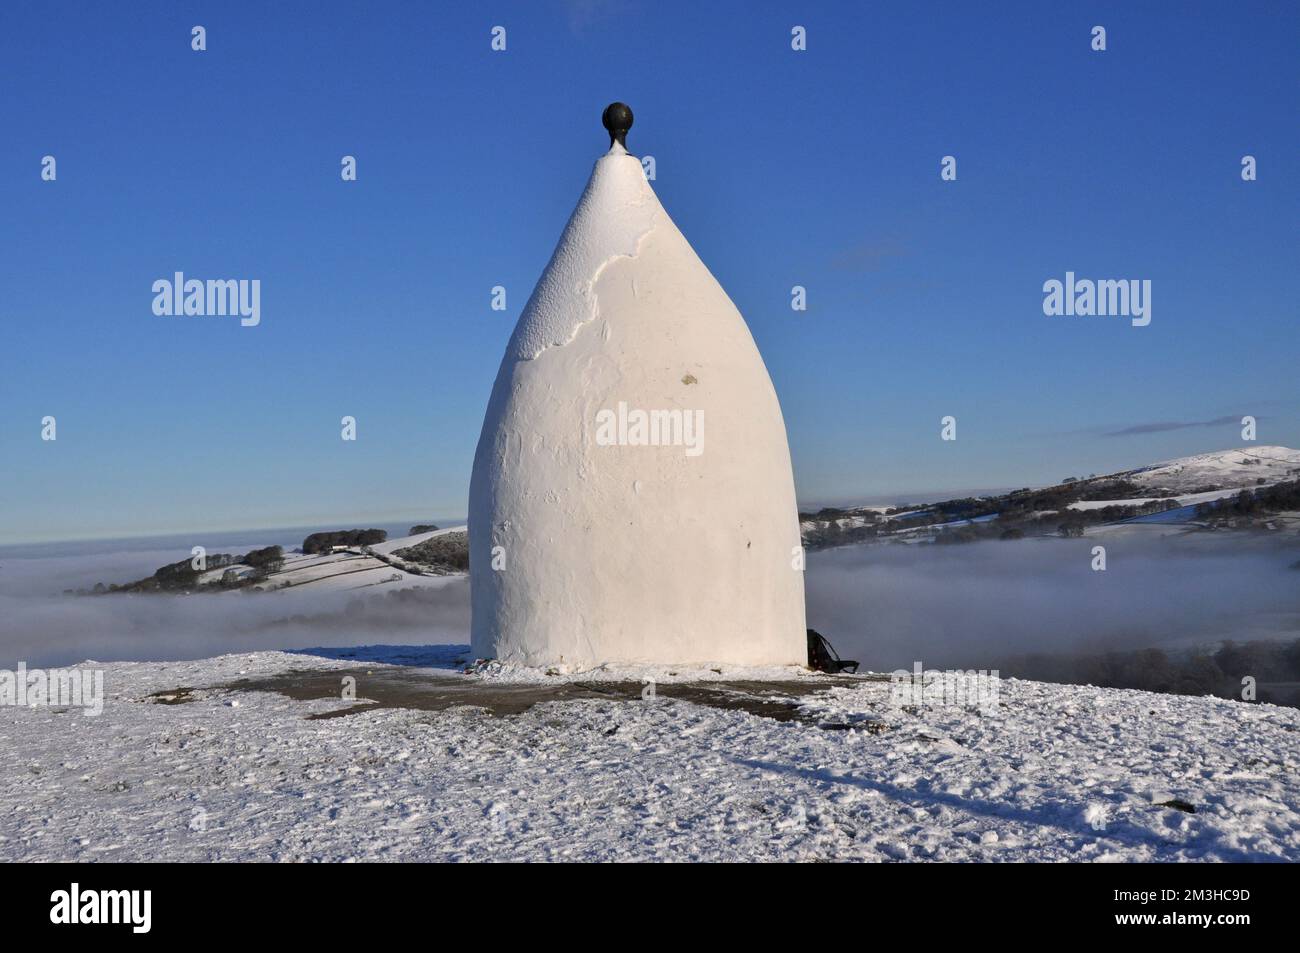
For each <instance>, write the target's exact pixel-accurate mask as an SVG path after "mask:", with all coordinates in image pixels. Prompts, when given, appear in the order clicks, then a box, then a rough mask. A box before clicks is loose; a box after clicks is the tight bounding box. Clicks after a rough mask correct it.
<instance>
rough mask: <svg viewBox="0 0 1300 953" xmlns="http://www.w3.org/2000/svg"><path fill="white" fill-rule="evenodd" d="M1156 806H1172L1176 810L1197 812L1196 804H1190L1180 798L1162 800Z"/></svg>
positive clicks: (1186, 812) (1189, 812)
mask: <svg viewBox="0 0 1300 953" xmlns="http://www.w3.org/2000/svg"><path fill="white" fill-rule="evenodd" d="M1156 807H1172V808H1173V809H1174V810H1175V811H1182V812H1183V813H1184V814H1195V813H1196V807H1195V805H1192V804H1188V803H1187V802H1186V801H1184V800H1182V799H1180V798H1173V799H1172V800H1169V801H1161V802H1160V803H1159V804H1157V805H1156Z"/></svg>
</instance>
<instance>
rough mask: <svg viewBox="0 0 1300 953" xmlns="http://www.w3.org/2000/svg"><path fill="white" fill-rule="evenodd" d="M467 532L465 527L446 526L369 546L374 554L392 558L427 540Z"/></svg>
mask: <svg viewBox="0 0 1300 953" xmlns="http://www.w3.org/2000/svg"><path fill="white" fill-rule="evenodd" d="M465 531H466V527H464V526H445V527H443V528H442V529H436V530H433V531H432V532H429V533H416V534H415V535H414V536H399V537H398V538H397V539H389V540H385V541H384V542H382V543H375V544H374V545H372V546H367V547H366V548H367V549H369V550H370V551H371V552H373V553H379V554H380V555H381V556H391V555H392V554H393V553H395V552H397V550H399V549H406V548H407V547H408V546H418V545H419V544H420V543H423V542H424V541H425V540H429V539H433V538H434V537H435V536H446V535H448V534H450V533H463V532H465Z"/></svg>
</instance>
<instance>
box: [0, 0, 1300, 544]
mask: <svg viewBox="0 0 1300 953" xmlns="http://www.w3.org/2000/svg"><path fill="white" fill-rule="evenodd" d="M981 6H982V5H976V4H969V3H940V4H930V3H916V4H912V3H906V4H870V5H868V4H860V3H854V4H847V3H846V4H836V3H824V2H817V3H755V2H744V3H704V4H695V3H691V4H687V3H680V4H678V3H652V2H649V0H641V2H631V0H629V2H626V3H616V2H610V3H605V2H599V0H589V2H572V3H548V2H536V0H534V2H526V3H493V4H457V5H453V4H431V3H382V2H378V3H377V2H367V3H324V4H317V3H301V4H279V3H276V4H270V3H228V2H222V3H215V2H213V3H186V2H165V3H163V2H159V3H131V4H104V3H77V4H73V3H59V2H52V3H44V4H23V5H17V4H8V5H6V7H5V10H4V12H3V14H0V21H2V22H0V62H2V63H3V64H4V76H3V79H2V80H0V133H2V135H0V209H3V216H0V234H2V235H3V249H4V251H3V255H0V281H2V284H0V290H2V292H3V293H2V294H0V322H2V324H0V326H2V328H3V346H2V347H0V411H2V412H0V455H2V456H0V481H2V482H3V491H2V492H3V497H2V498H0V510H2V516H0V534H2V535H3V536H4V537H5V540H6V541H9V542H13V541H20V540H32V539H51V538H69V537H78V536H80V537H89V536H109V535H123V534H126V533H161V532H180V531H187V530H190V529H196V530H197V529H211V530H217V529H231V528H243V527H256V526H265V525H275V526H285V525H297V524H319V523H325V524H332V523H338V524H340V525H342V524H353V523H365V522H378V521H381V520H389V521H397V520H402V519H406V518H408V517H409V518H411V519H416V518H420V517H427V518H433V517H446V516H454V515H462V514H463V513H464V512H465V509H466V505H465V499H466V493H467V487H468V480H469V471H470V464H471V460H472V457H473V452H474V446H475V442H476V440H477V438H478V432H479V426H480V423H481V420H482V413H483V410H484V407H485V405H486V402H487V397H488V393H489V391H490V389H491V386H492V381H493V378H494V376H495V374H496V370H497V366H498V364H499V362H500V359H501V354H502V352H503V349H504V346H505V342H506V340H507V338H508V336H509V334H510V331H511V328H512V327H513V325H514V322H515V321H516V319H517V318H518V315H519V311H520V309H521V308H522V306H523V304H524V302H525V301H526V299H527V297H528V294H529V292H530V291H531V288H532V285H533V282H534V281H535V280H536V278H537V276H538V274H539V272H540V271H541V269H542V267H543V266H544V265H545V263H546V261H547V259H548V257H549V255H550V252H551V250H552V248H553V247H554V243H555V241H556V239H557V238H558V236H559V233H560V231H561V229H562V228H563V226H564V223H565V221H566V219H567V216H568V214H569V213H570V211H571V210H572V208H573V205H574V203H575V201H576V199H577V197H578V195H579V193H580V192H581V189H582V187H583V185H584V183H585V181H586V179H587V176H588V174H589V172H590V168H591V164H592V162H593V161H594V159H595V158H596V157H597V156H598V155H600V154H601V152H603V150H604V149H605V147H606V144H607V140H606V138H605V135H604V132H603V131H602V130H601V128H600V125H599V116H600V112H601V109H602V108H603V107H604V106H605V104H606V103H608V102H610V101H611V100H614V99H621V100H624V101H626V102H628V103H630V104H631V105H632V107H633V109H634V110H635V111H636V125H635V128H634V129H633V131H632V134H631V136H630V137H629V145H630V146H631V148H632V151H633V152H635V153H637V154H651V155H654V156H655V158H656V160H657V164H658V169H657V171H658V178H657V181H656V182H655V188H656V191H657V192H658V193H659V196H660V198H661V199H662V201H663V203H664V205H665V206H666V207H667V209H668V211H669V212H670V214H671V215H672V216H673V217H674V219H675V220H676V222H677V224H678V225H679V226H680V227H681V228H682V230H683V232H684V233H685V234H686V235H687V237H688V238H689V239H690V240H691V242H692V243H693V244H694V246H695V248H696V250H697V251H698V252H699V254H700V256H701V258H702V259H703V260H704V262H705V263H706V264H707V265H708V266H709V267H710V269H711V270H712V271H713V273H714V274H715V275H716V276H717V277H718V279H719V281H720V282H721V283H722V285H723V287H725V288H726V289H727V290H728V292H729V293H730V294H731V297H732V298H733V300H734V301H735V302H736V304H737V305H738V306H739V308H740V310H741V311H742V313H744V315H745V316H746V319H747V320H748V322H749V325H750V327H751V329H752V330H753V333H754V336H755V338H756V339H757V341H758V344H759V347H760V349H761V350H762V352H763V354H764V356H765V358H766V360H767V364H768V367H769V369H770V371H771V373H772V377H773V379H774V381H775V383H776V387H777V391H778V393H779V394H780V397H781V402H782V405H783V407H784V410H785V416H786V423H787V426H788V429H789V433H790V442H791V447H792V450H793V453H794V459H795V472H796V479H797V483H798V487H799V495H800V499H801V500H803V501H805V502H819V501H820V502H826V501H845V500H853V499H864V498H869V497H873V496H877V495H883V494H890V493H895V492H903V493H906V492H913V491H915V492H917V493H920V492H922V491H925V492H929V491H939V490H960V489H972V488H984V487H999V486H1022V485H1027V484H1032V483H1044V482H1050V481H1054V480H1056V479H1059V478H1060V477H1063V476H1066V475H1072V474H1077V473H1080V472H1084V473H1087V472H1094V471H1098V472H1100V471H1104V470H1108V469H1116V468H1120V467H1124V466H1132V465H1136V464H1141V463H1145V462H1149V461H1152V460H1155V459H1159V458H1164V457H1170V456H1176V455H1181V454H1184V453H1191V452H1198V451H1202V450H1209V449H1219V448H1223V447H1229V446H1234V445H1239V444H1240V443H1241V441H1240V439H1239V433H1238V430H1239V428H1238V427H1237V426H1235V425H1224V424H1207V423H1205V422H1207V421H1215V420H1219V419H1221V418H1224V417H1227V416H1235V417H1240V416H1241V415H1242V414H1254V415H1256V416H1257V417H1258V418H1259V420H1260V433H1259V437H1260V442H1261V443H1277V444H1287V445H1291V446H1297V445H1300V423H1298V421H1300V372H1298V369H1297V368H1298V364H1300V362H1298V361H1297V355H1298V354H1300V348H1298V347H1297V344H1298V343H1300V331H1298V330H1297V318H1298V317H1300V315H1298V313H1297V310H1298V309H1297V301H1300V268H1298V267H1297V264H1298V256H1297V250H1298V249H1297V234H1296V213H1297V201H1296V200H1297V197H1298V195H1300V186H1298V184H1297V183H1300V131H1298V129H1297V123H1296V119H1297V86H1296V62H1297V60H1296V42H1297V39H1298V38H1300V14H1298V13H1297V5H1296V4H1294V3H1281V2H1278V3H1234V4H1226V3H1225V4H1208V3H1181V2H1180V3H1143V4H1132V3H1079V4H1070V5H1064V4H1045V3H1038V2H1033V3H1024V4H1000V5H998V10H997V12H990V11H986V10H983V9H980V7H981ZM195 24H202V25H203V26H205V27H206V28H207V43H208V49H207V51H206V52H203V53H196V52H193V51H192V50H191V49H190V28H191V27H192V26H194V25H195ZM496 24H501V25H504V26H505V27H506V29H507V44H508V49H507V51H506V52H504V53H494V52H492V51H491V50H490V49H489V43H490V30H491V28H492V26H493V25H496ZM795 24H800V25H803V26H805V27H806V28H807V31H808V50H807V52H802V53H797V52H793V51H792V50H791V49H790V29H791V27H792V26H793V25H795ZM1094 24H1101V25H1104V26H1105V27H1106V29H1107V31H1108V38H1107V45H1108V50H1107V51H1106V52H1104V53H1095V52H1093V51H1091V49H1090V29H1091V28H1092V26H1093V25H1094ZM47 154H50V155H54V156H55V157H56V159H57V163H58V166H57V172H58V178H57V181H55V182H53V183H51V182H43V181H41V178H40V163H41V157H42V156H44V155H47ZM345 154H351V155H355V156H356V157H357V160H358V174H359V177H358V181H356V182H354V183H344V182H342V181H341V179H340V177H339V163H340V158H341V157H342V156H343V155H345ZM1244 154H1252V155H1255V156H1256V157H1257V159H1258V164H1259V180H1258V181H1257V182H1253V183H1246V182H1243V181H1242V180H1241V177H1240V160H1241V157H1242V155H1244ZM944 155H954V156H956V157H957V161H958V179H957V181H956V182H950V183H946V182H942V181H940V177H939V164H940V159H941V157H942V156H944ZM177 270H180V271H184V272H185V273H186V274H187V275H189V276H193V277H200V278H226V277H234V278H258V279H260V280H261V282H262V302H261V307H262V323H261V325H260V326H259V327H256V328H243V327H240V326H239V322H238V320H237V319H233V318H199V317H190V318H184V317H158V316H155V315H154V314H153V312H152V310H151V304H152V300H153V294H152V291H151V285H152V283H153V281H154V280H155V279H158V278H163V277H170V275H171V274H172V272H174V271H177ZM1067 270H1072V271H1074V272H1076V273H1077V274H1078V275H1080V276H1081V277H1095V278H1147V279H1150V280H1151V281H1152V283H1153V301H1152V304H1153V309H1152V322H1151V325H1150V326H1149V327H1146V328H1133V327H1131V326H1130V325H1129V322H1128V321H1127V320H1125V319H1118V318H1097V317H1094V318H1049V317H1046V316H1044V315H1043V312H1042V299H1043V293H1042V290H1041V289H1042V284H1043V282H1044V281H1045V280H1047V279H1049V278H1052V277H1057V278H1062V277H1063V276H1064V274H1065V272H1066V271H1067ZM498 284H500V285H504V286H505V287H506V288H507V289H508V294H509V299H508V300H509V310H508V311H507V312H505V313H501V312H494V311H492V310H490V308H489V290H490V289H491V288H492V286H493V285H498ZM795 284H802V285H805V286H806V287H807V288H808V295H809V309H808V311H807V312H805V313H796V312H793V311H792V310H791V309H790V306H789V301H790V288H791V286H792V285H795ZM47 414H51V415H54V416H56V418H57V420H58V440H57V441H56V442H54V443H47V442H42V441H41V440H40V421H41V418H42V417H43V416H45V415H47ZM345 414H350V415H353V416H355V417H356V418H357V420H358V428H359V439H358V440H357V441H356V442H355V443H345V442H343V441H342V440H340V439H339V419H340V417H342V416H343V415H345ZM946 414H952V415H954V416H955V417H957V420H958V440H957V441H956V442H952V443H946V442H943V441H941V440H940V439H939V420H940V418H941V417H942V416H944V415H946ZM1183 424H1187V425H1191V426H1177V427H1173V425H1183ZM1147 425H1162V426H1163V425H1170V428H1172V429H1159V428H1157V429H1154V430H1152V429H1151V428H1149V427H1147ZM1134 427H1136V428H1141V429H1146V430H1148V431H1149V432H1146V433H1142V434H1137V435H1120V436H1115V435H1112V434H1114V433H1115V432H1117V431H1121V430H1125V429H1128V428H1134Z"/></svg>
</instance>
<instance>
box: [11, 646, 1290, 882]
mask: <svg viewBox="0 0 1300 953" xmlns="http://www.w3.org/2000/svg"><path fill="white" fill-rule="evenodd" d="M408 649H409V647H408ZM430 649H431V650H430V653H429V654H428V655H427V656H421V657H424V658H428V659H429V660H430V661H436V660H437V659H439V658H443V657H445V656H444V655H443V654H440V653H439V652H438V651H435V650H433V647H430ZM357 651H358V652H360V653H362V654H363V655H364V654H365V651H366V650H365V649H364V648H363V649H358V650H357ZM374 654H376V655H382V653H374ZM365 664H367V665H371V666H374V667H378V666H379V665H380V664H381V663H379V662H369V661H368V662H366V663H365ZM355 665H356V662H355V660H347V659H343V660H335V659H326V658H320V657H316V656H311V655H295V654H287V653H279V652H259V653H254V654H246V655H231V656H223V657H220V658H215V659H207V660H201V661H196V662H181V663H175V662H172V663H113V664H110V665H107V666H104V668H105V669H106V676H105V687H106V690H107V693H108V696H109V697H108V700H107V703H106V705H105V711H104V714H103V715H101V716H99V717H96V718H84V717H81V716H80V715H75V714H74V713H71V712H60V711H56V710H53V709H49V708H32V709H26V708H24V709H14V708H0V757H3V759H4V763H5V764H6V765H7V766H8V770H7V771H6V772H4V775H3V777H0V845H3V848H2V849H3V851H4V854H5V857H6V859H8V860H11V861H36V860H40V861H51V860H74V861H87V860H171V861H176V860H189V861H208V860H322V861H346V860H393V861H396V860H427V861H436V860H470V859H473V860H484V859H493V860H562V859H566V860H646V859H663V860H813V859H863V860H991V861H998V860H1046V861H1055V860H1065V861H1121V860H1123V861H1152V860H1159V861H1181V860H1217V861H1237V860H1290V861H1294V860H1298V859H1300V782H1298V781H1297V780H1296V778H1297V769H1300V711H1297V710H1295V709H1288V708H1279V707H1274V706H1270V705H1247V704H1244V703H1239V702H1230V701H1226V700H1219V699H1213V698H1188V697H1179V696H1168V695H1153V694H1147V693H1142V692H1133V691H1122V690H1112V689H1097V688H1092V687H1087V686H1066V685H1045V684H1040V683H1033V682H1020V681H1014V680H1011V681H1006V682H1004V683H1003V684H1002V691H1001V700H1002V703H1003V704H1002V705H999V706H997V707H996V708H994V709H993V710H992V712H991V714H986V715H981V714H979V713H978V712H976V711H967V710H965V709H960V708H951V707H949V708H925V709H920V710H919V711H915V712H912V711H909V710H904V709H900V708H897V707H894V706H892V705H891V704H890V701H889V689H890V686H889V685H888V684H887V683H882V682H872V681H866V680H863V681H860V682H856V683H854V684H853V685H851V686H850V687H846V688H836V689H833V690H831V691H829V692H827V693H824V694H822V695H819V696H816V697H815V698H814V699H812V700H810V701H809V702H808V703H807V709H806V710H807V713H808V715H809V716H810V719H811V720H810V721H808V722H802V721H795V722H777V721H774V720H771V719H768V718H764V717H760V716H757V715H752V714H748V713H746V712H743V711H734V710H725V709H716V708H704V707H700V706H697V705H695V704H692V703H689V702H685V701H679V700H673V699H670V698H666V697H662V696H660V697H656V698H651V699H648V700H645V701H640V700H638V701H612V700H611V701H606V700H581V701H564V702H547V703H543V704H539V705H536V706H534V707H533V708H531V709H529V710H528V711H525V712H524V713H522V714H518V715H509V716H505V717H493V716H490V715H488V714H485V713H484V712H483V711H482V710H481V709H474V708H451V709H447V710H443V711H419V710H407V709H400V708H373V707H371V706H364V707H363V709H362V710H361V711H360V712H359V713H356V714H350V715H347V716H346V717H338V718H327V719H320V720H308V719H307V717H306V716H308V715H310V714H316V713H322V712H326V711H330V710H334V709H337V708H339V707H342V706H343V705H344V704H345V703H343V702H341V701H338V700H317V701H291V700H289V699H287V698H286V697H284V696H282V695H279V694H272V693H260V692H238V693H236V692H230V691H226V690H221V689H214V688H204V687H203V686H216V685H221V684H224V683H228V682H230V681H232V680H234V679H237V678H241V677H244V678H252V677H266V676H270V675H273V674H275V673H280V672H286V671H289V670H292V669H308V670H319V671H325V672H328V671H330V670H341V669H343V668H346V667H349V666H352V667H355ZM428 675H429V677H430V678H452V677H455V678H472V676H460V675H453V674H451V673H449V672H441V673H433V672H429V673H428ZM179 687H192V688H194V689H195V691H194V692H193V694H192V696H191V697H192V699H193V700H192V701H188V702H182V703H178V704H159V703H156V702H154V701H152V700H149V699H148V696H149V695H150V694H151V693H154V692H160V691H168V690H174V689H177V688H179ZM358 689H359V693H360V695H361V696H362V697H364V679H362V680H361V683H360V684H359V686H358ZM234 702H238V705H235V704H233V703H234ZM818 724H833V725H839V726H849V727H848V728H847V730H825V729H823V728H819V727H818ZM1171 798H1178V799H1181V800H1184V801H1187V802H1189V803H1191V804H1192V805H1194V806H1195V808H1196V813H1194V814H1188V813H1183V812H1182V811H1179V810H1176V809H1173V808H1170V807H1160V806H1157V804H1156V803H1155V802H1160V801H1167V800H1169V799H1171Z"/></svg>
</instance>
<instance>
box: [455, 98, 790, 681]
mask: <svg viewBox="0 0 1300 953" xmlns="http://www.w3.org/2000/svg"><path fill="white" fill-rule="evenodd" d="M604 121H605V126H606V128H607V129H608V130H609V132H610V140H611V145H610V150H609V152H608V154H606V155H605V156H603V157H602V158H600V159H599V160H597V162H596V167H595V170H594V171H593V173H592V176H591V180H590V182H588V183H587V189H586V191H585V192H584V193H583V195H582V198H581V200H579V202H578V207H577V208H576V209H575V210H574V213H573V217H572V218H571V219H570V220H569V224H568V226H567V227H566V228H565V230H564V234H563V235H562V236H561V237H560V243H559V245H558V246H557V248H556V249H555V254H554V255H553V256H552V257H551V261H550V263H549V264H548V265H547V266H546V270H545V271H544V272H543V273H542V277H541V279H540V280H539V281H538V282H537V287H536V289H535V290H534V291H533V295H532V297H531V298H530V299H529V301H528V304H527V305H526V306H525V308H524V311H523V314H522V315H521V316H520V318H519V324H518V325H517V326H516V327H515V331H514V334H513V336H512V337H511V339H510V344H509V346H508V347H507V349H506V355H505V358H504V359H503V360H502V362H501V369H500V371H499V372H498V373H497V379H496V384H495V386H494V387H493V389H492V397H491V400H490V402H489V404H488V409H487V415H486V417H485V419H484V421H483V432H482V435H481V436H480V437H479V443H478V451H477V453H476V455H475V458H474V474H473V478H472V480H471V483H470V499H469V536H470V586H471V590H472V608H473V622H472V632H473V635H472V641H473V651H474V653H475V655H477V656H478V657H480V658H485V659H486V658H495V659H500V660H502V661H508V662H515V663H520V664H524V665H538V666H541V665H546V666H550V665H560V666H566V667H568V668H569V669H571V670H581V669H585V668H589V667H591V666H594V665H600V664H603V663H615V664H617V663H639V664H650V665H661V664H662V665H705V664H710V663H715V664H726V665H733V666H734V665H746V666H759V665H794V664H800V665H801V664H805V663H806V662H807V647H806V646H807V642H806V634H805V628H804V597H803V572H802V568H803V560H802V551H801V549H800V538H799V525H798V513H797V506H796V503H795V492H794V478H793V473H792V471H791V467H790V450H789V446H788V445H787V443H786V435H785V423H784V421H783V420H782V418H781V408H780V405H779V404H778V403H777V398H776V392H775V391H774V390H773V388H772V382H771V379H770V378H769V377H768V374H767V368H766V367H764V365H763V359H762V357H761V356H760V355H759V353H758V348H757V347H755V345H754V340H753V338H752V337H751V336H750V333H749V329H748V328H747V327H746V326H745V321H744V319H743V318H742V317H741V316H740V313H739V312H738V311H737V310H736V306H735V305H733V304H732V303H731V300H730V299H729V298H728V297H727V294H726V292H724V291H723V290H722V288H721V286H719V284H718V282H717V281H716V280H715V279H714V277H713V275H711V274H710V273H709V270H708V269H707V268H706V267H705V266H704V264H703V262H701V261H700V259H699V258H698V257H697V256H696V254H695V251H694V250H693V249H692V248H691V246H690V244H689V243H688V242H687V241H686V239H685V237H683V235H682V233H681V232H679V231H678V230H677V227H676V226H675V225H674V224H673V222H672V220H671V219H670V218H669V217H668V214H667V213H666V212H665V211H664V209H663V207H662V206H661V205H660V204H659V200H658V198H657V197H656V196H655V194H654V192H653V191H652V190H651V188H650V184H649V182H648V181H647V180H646V176H645V174H644V172H643V171H642V167H641V163H640V161H638V160H637V159H636V158H635V157H633V156H631V155H629V154H628V152H627V149H626V146H625V138H624V137H625V135H626V133H627V130H628V128H630V126H631V125H632V113H631V110H630V109H628V108H627V107H626V106H624V105H622V104H621V103H615V104H613V105H612V106H610V107H609V108H608V109H606V111H605V117H604Z"/></svg>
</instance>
